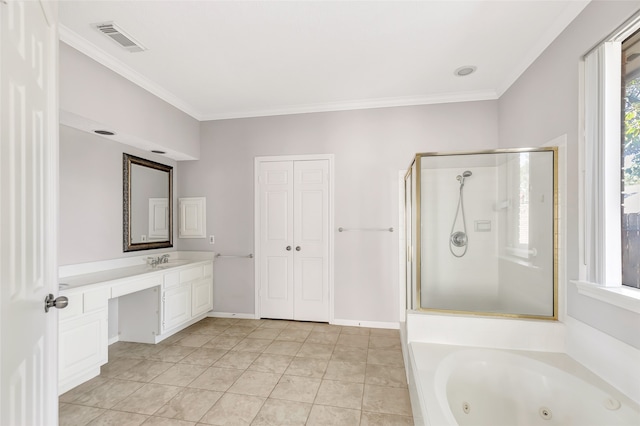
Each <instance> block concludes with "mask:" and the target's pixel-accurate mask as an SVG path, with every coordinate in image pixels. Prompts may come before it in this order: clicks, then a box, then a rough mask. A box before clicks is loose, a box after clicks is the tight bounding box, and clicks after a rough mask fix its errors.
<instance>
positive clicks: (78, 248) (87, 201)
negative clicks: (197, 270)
mask: <svg viewBox="0 0 640 426" xmlns="http://www.w3.org/2000/svg"><path fill="white" fill-rule="evenodd" d="M123 152H126V153H128V154H133V155H136V156H138V157H143V158H147V159H149V160H153V161H157V162H158V163H163V164H168V165H170V166H173V167H174V175H173V176H174V188H176V186H177V181H176V179H177V172H176V168H177V164H176V162H175V161H173V160H169V159H167V158H164V157H162V156H160V155H155V154H152V153H149V152H144V151H141V150H139V149H135V148H132V147H130V146H128V145H123V144H121V143H118V142H114V141H112V140H109V139H107V138H105V137H102V136H98V135H95V134H91V133H86V132H83V131H80V130H76V129H73V128H71V127H67V126H60V215H59V217H60V228H59V238H58V241H59V242H58V244H59V252H58V264H59V265H72V264H75V263H84V262H94V261H99V260H107V259H116V258H120V257H126V256H140V255H143V254H148V253H149V254H150V253H159V252H163V251H167V249H165V250H151V251H143V252H129V253H124V252H123V251H122V245H123V244H122V153H123ZM174 192H175V189H174ZM175 198H176V197H174V199H175ZM174 201H175V200H174ZM176 208H177V207H176V203H175V202H174V212H175V211H176V210H175V209H176ZM174 216H175V214H174ZM174 222H175V221H174ZM176 229H177V228H176V226H175V223H174V245H175V236H176Z"/></svg>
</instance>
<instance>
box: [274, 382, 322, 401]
mask: <svg viewBox="0 0 640 426" xmlns="http://www.w3.org/2000/svg"><path fill="white" fill-rule="evenodd" d="M318 388H320V379H312V378H309V377H300V376H282V378H280V381H279V382H278V384H277V385H276V387H275V388H273V392H271V395H270V396H269V398H275V399H286V400H287V401H298V402H309V403H312V402H313V400H314V399H315V397H316V394H317V393H318Z"/></svg>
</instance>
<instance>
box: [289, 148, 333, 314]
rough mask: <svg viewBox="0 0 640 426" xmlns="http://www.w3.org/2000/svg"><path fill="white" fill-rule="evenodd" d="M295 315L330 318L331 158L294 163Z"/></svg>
mask: <svg viewBox="0 0 640 426" xmlns="http://www.w3.org/2000/svg"><path fill="white" fill-rule="evenodd" d="M293 167H294V170H293V173H294V185H293V187H294V191H293V200H294V209H293V224H294V226H293V235H294V244H295V249H294V250H295V251H294V252H293V271H294V274H293V282H294V288H293V294H294V302H293V317H294V319H296V320H304V321H328V319H329V264H328V262H329V238H328V237H329V220H328V218H329V162H328V161H327V160H318V161H296V162H295V163H294V166H293Z"/></svg>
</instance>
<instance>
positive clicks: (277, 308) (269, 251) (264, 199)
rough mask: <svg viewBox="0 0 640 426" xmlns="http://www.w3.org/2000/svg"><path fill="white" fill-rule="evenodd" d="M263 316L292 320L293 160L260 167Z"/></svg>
mask: <svg viewBox="0 0 640 426" xmlns="http://www.w3.org/2000/svg"><path fill="white" fill-rule="evenodd" d="M258 179H259V180H258V181H259V193H260V195H259V203H260V213H259V214H260V231H259V233H260V253H261V254H260V258H259V268H260V302H261V303H260V315H261V316H262V317H263V318H280V319H293V253H294V250H293V244H294V241H293V162H291V161H273V162H266V163H262V164H261V166H260V176H259V178H258Z"/></svg>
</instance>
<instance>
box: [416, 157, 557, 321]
mask: <svg viewBox="0 0 640 426" xmlns="http://www.w3.org/2000/svg"><path fill="white" fill-rule="evenodd" d="M528 152H552V153H553V220H552V228H553V229H552V232H553V236H552V241H553V315H551V316H547V315H529V314H515V313H502V312H482V311H465V310H455V309H439V308H423V307H422V303H421V302H422V296H421V283H422V265H421V263H422V262H421V259H422V249H421V244H422V235H420V233H419V232H416V230H420V229H422V223H421V220H422V200H421V194H422V158H423V157H444V156H454V155H455V156H463V155H480V154H521V153H528ZM407 179H411V180H412V182H411V183H412V186H411V188H412V192H413V193H414V194H415V198H414V199H413V200H412V201H411V202H412V203H414V204H415V206H414V209H413V211H415V217H411V219H412V220H411V222H408V221H406V222H405V227H406V229H405V232H406V234H407V256H408V257H410V260H411V262H412V263H413V264H415V270H416V276H415V281H413V277H409V276H407V277H406V280H407V281H405V282H407V283H409V282H412V284H413V286H414V288H412V289H411V297H412V299H413V300H411V301H410V305H408V306H407V308H408V309H410V310H412V311H414V312H415V311H417V312H428V313H446V314H459V315H479V316H490V317H503V318H504V317H506V318H519V319H537V320H546V321H557V320H558V235H559V226H558V225H559V224H558V147H557V146H548V147H547V146H544V147H533V148H502V149H491V150H479V151H459V152H455V151H449V152H423V153H417V154H416V155H415V157H414V159H413V161H412V162H411V164H410V165H409V168H408V169H407V173H406V174H405V178H404V180H405V182H404V185H405V197H406V195H407V193H406V188H407ZM406 205H407V203H406V199H405V206H406ZM405 215H406V212H405ZM405 217H406V216H405ZM414 224H415V228H414V227H413V225H414ZM409 241H410V242H411V245H410V244H409ZM412 266H413V265H412ZM406 270H407V268H406V265H405V271H406ZM407 290H409V289H407ZM414 294H415V298H413V295H414ZM407 296H409V295H407Z"/></svg>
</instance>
